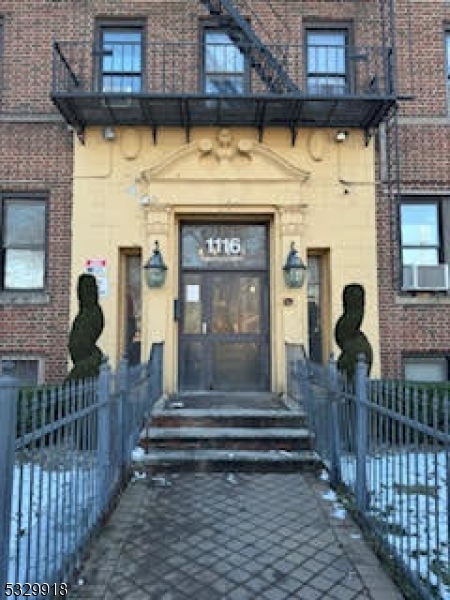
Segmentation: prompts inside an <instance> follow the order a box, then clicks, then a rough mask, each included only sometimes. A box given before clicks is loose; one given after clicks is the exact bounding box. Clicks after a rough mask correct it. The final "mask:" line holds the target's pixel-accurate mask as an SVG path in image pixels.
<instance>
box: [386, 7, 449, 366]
mask: <svg viewBox="0 0 450 600" xmlns="http://www.w3.org/2000/svg"><path fill="white" fill-rule="evenodd" d="M445 23H450V6H449V5H448V3H446V2H440V1H437V2H426V1H424V2H417V1H412V0H397V3H396V46H397V68H398V83H399V88H398V89H399V92H400V94H404V95H411V96H412V97H413V99H412V100H409V101H405V102H401V103H400V111H399V129H398V142H399V147H398V149H399V158H400V191H402V190H403V191H404V192H406V191H407V192H417V193H419V192H423V193H424V194H429V193H431V194H432V193H433V192H434V193H436V194H442V195H448V193H449V190H450V168H449V167H450V164H449V139H450V129H449V128H450V120H449V119H448V113H447V91H446V65H445V41H444V31H445ZM391 146H392V150H394V149H395V148H394V139H393V138H392V139H391ZM377 215H378V261H379V266H378V277H379V299H380V334H381V364H382V372H383V375H384V376H386V377H399V376H401V375H402V356H407V355H418V354H420V355H424V356H426V355H433V354H442V355H447V356H450V297H448V296H447V298H445V297H443V295H442V294H432V293H428V294H427V293H424V292H421V293H417V294H415V296H412V295H411V294H404V293H403V294H401V293H399V292H398V289H399V285H400V283H399V282H400V269H399V264H400V261H399V252H398V249H399V227H400V225H399V222H398V203H397V198H396V196H392V197H389V196H388V195H387V194H383V193H382V191H381V190H380V193H379V195H378V205H377ZM447 226H449V224H447ZM413 302H415V303H413Z"/></svg>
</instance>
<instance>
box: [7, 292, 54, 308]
mask: <svg viewBox="0 0 450 600" xmlns="http://www.w3.org/2000/svg"><path fill="white" fill-rule="evenodd" d="M23 304H28V305H30V304H31V305H33V304H36V305H38V304H50V294H48V293H47V292H0V306H10V305H23Z"/></svg>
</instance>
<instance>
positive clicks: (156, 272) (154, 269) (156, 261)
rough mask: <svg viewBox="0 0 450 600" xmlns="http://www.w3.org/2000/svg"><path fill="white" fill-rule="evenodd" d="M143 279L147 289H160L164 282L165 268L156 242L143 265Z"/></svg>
mask: <svg viewBox="0 0 450 600" xmlns="http://www.w3.org/2000/svg"><path fill="white" fill-rule="evenodd" d="M144 270H145V277H146V280H147V285H148V287H149V288H159V287H162V286H163V285H164V283H165V281H166V275H167V267H166V265H165V264H164V261H163V258H162V255H161V252H160V250H159V245H158V242H156V243H155V248H154V250H153V254H152V256H151V257H150V258H149V259H148V261H147V263H146V264H145V265H144Z"/></svg>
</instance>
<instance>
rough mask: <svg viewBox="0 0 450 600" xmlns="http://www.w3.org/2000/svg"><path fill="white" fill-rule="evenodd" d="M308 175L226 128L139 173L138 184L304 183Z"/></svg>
mask: <svg viewBox="0 0 450 600" xmlns="http://www.w3.org/2000/svg"><path fill="white" fill-rule="evenodd" d="M310 175H311V173H310V172H309V171H306V170H305V169H302V168H300V167H299V166H297V165H296V164H294V163H292V162H290V161H288V160H286V159H285V158H284V157H283V156H281V155H280V154H279V153H277V152H275V151H274V150H272V149H271V148H269V147H268V146H265V145H264V144H262V143H258V142H256V141H254V140H251V139H248V138H240V139H235V137H234V136H233V134H232V133H231V131H230V130H228V129H221V130H220V131H219V133H218V135H217V136H216V138H206V137H205V138H202V139H200V140H196V141H193V142H191V143H189V144H186V145H184V146H182V147H181V148H178V149H177V150H175V151H174V152H171V153H170V154H168V155H166V156H165V157H164V158H162V159H161V160H159V161H158V162H156V163H154V164H153V165H151V166H150V167H148V168H146V169H144V170H143V171H141V173H140V175H139V177H138V180H137V183H140V184H150V183H151V182H156V181H165V182H167V181H177V182H179V181H196V182H201V181H207V182H210V181H232V180H244V181H258V182H261V181H272V182H277V181H280V182H286V181H291V182H298V183H305V182H306V181H307V180H308V179H309V178H310Z"/></svg>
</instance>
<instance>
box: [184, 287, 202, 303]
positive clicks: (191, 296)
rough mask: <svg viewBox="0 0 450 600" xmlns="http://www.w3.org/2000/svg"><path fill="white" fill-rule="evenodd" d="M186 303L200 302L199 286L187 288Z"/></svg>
mask: <svg viewBox="0 0 450 600" xmlns="http://www.w3.org/2000/svg"><path fill="white" fill-rule="evenodd" d="M186 302H200V286H199V285H187V286H186Z"/></svg>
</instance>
